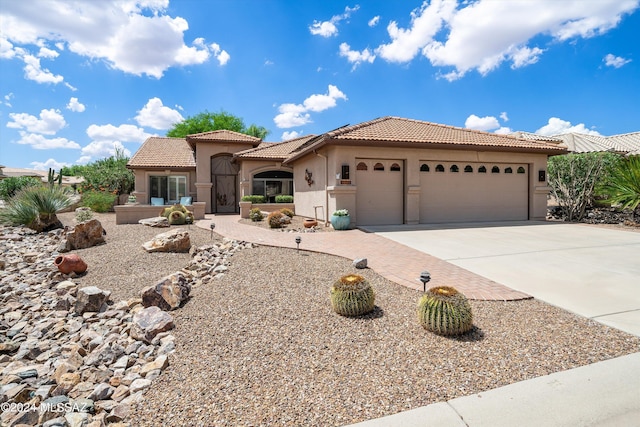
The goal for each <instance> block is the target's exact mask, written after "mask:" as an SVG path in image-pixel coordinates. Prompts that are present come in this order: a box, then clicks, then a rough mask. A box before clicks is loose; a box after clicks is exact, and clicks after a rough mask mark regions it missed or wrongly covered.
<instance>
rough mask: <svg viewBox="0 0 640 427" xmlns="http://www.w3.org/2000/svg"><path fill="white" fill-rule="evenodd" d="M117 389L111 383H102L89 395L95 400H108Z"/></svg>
mask: <svg viewBox="0 0 640 427" xmlns="http://www.w3.org/2000/svg"><path fill="white" fill-rule="evenodd" d="M114 391H115V389H114V388H113V387H111V386H110V385H109V384H106V383H100V384H98V385H97V386H96V388H95V389H93V392H92V393H91V394H90V395H89V399H93V400H107V399H109V398H110V397H111V395H112V394H113V392H114Z"/></svg>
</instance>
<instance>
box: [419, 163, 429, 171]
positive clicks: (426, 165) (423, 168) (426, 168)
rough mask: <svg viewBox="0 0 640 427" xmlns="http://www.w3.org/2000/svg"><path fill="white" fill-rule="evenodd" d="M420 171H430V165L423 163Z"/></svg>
mask: <svg viewBox="0 0 640 427" xmlns="http://www.w3.org/2000/svg"><path fill="white" fill-rule="evenodd" d="M420 172H429V165H428V164H426V163H423V164H422V166H420Z"/></svg>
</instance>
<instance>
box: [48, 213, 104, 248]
mask: <svg viewBox="0 0 640 427" xmlns="http://www.w3.org/2000/svg"><path fill="white" fill-rule="evenodd" d="M106 234H107V233H106V231H105V230H104V228H103V227H102V224H101V223H100V221H98V220H97V219H90V220H88V221H84V222H80V223H78V224H76V226H75V227H73V228H72V229H71V230H70V231H67V232H66V234H65V236H64V239H63V240H62V241H61V243H60V246H59V247H58V252H69V251H71V250H74V249H85V248H90V247H92V246H96V245H99V244H101V243H104V242H105V240H104V236H105V235H106Z"/></svg>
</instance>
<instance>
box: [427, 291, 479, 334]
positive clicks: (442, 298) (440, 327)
mask: <svg viewBox="0 0 640 427" xmlns="http://www.w3.org/2000/svg"><path fill="white" fill-rule="evenodd" d="M417 312H418V321H419V322H420V324H421V325H422V326H423V327H424V328H425V329H427V330H429V331H431V332H434V333H436V334H438V335H460V334H464V333H465V332H467V331H469V330H470V329H471V328H472V327H473V315H472V313H471V304H469V300H467V297H465V296H464V295H463V294H461V293H460V292H458V291H457V290H456V289H455V288H452V287H450V286H436V287H433V288H431V289H429V290H428V291H427V292H425V294H424V295H423V296H422V297H421V298H420V300H419V301H418V310H417Z"/></svg>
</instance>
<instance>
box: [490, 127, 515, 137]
mask: <svg viewBox="0 0 640 427" xmlns="http://www.w3.org/2000/svg"><path fill="white" fill-rule="evenodd" d="M493 133H497V134H500V135H509V134H510V133H513V130H511V128H510V127H507V126H501V127H499V128H498V129H496V130H494V131H493Z"/></svg>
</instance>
